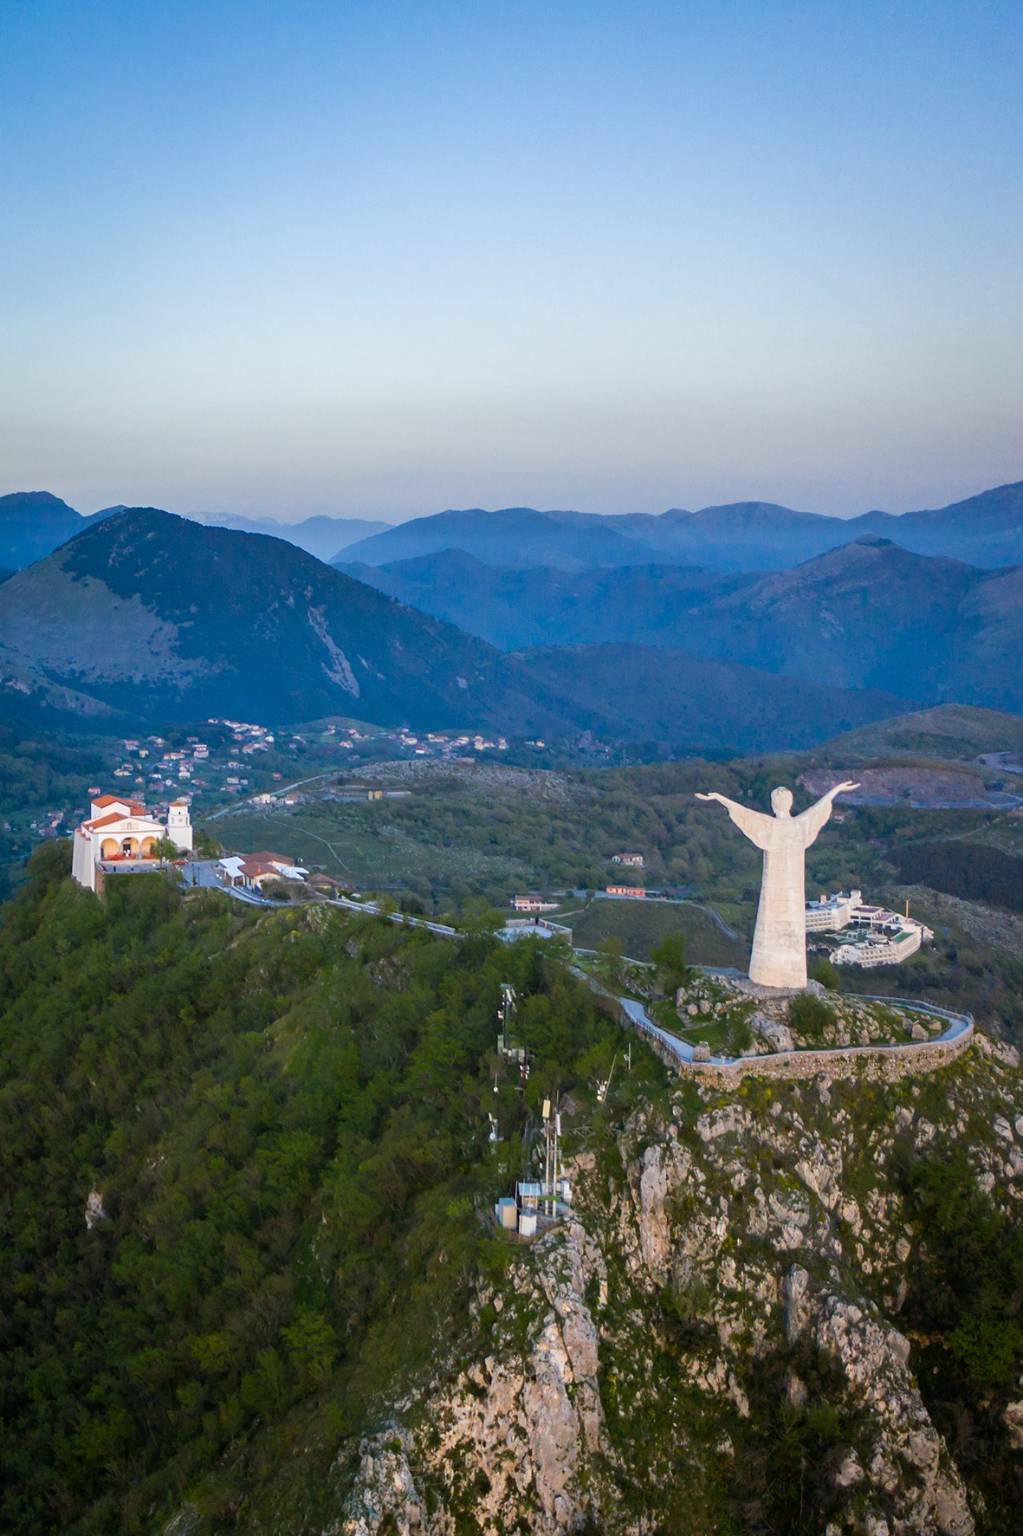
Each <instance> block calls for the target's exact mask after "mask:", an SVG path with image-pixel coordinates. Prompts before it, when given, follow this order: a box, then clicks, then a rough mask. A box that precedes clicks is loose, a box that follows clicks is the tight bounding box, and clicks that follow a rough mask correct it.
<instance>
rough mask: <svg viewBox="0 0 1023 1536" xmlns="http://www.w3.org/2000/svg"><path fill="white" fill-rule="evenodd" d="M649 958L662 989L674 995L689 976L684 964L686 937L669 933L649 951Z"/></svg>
mask: <svg viewBox="0 0 1023 1536" xmlns="http://www.w3.org/2000/svg"><path fill="white" fill-rule="evenodd" d="M650 958H651V960H652V961H653V962H654V965H655V966H656V967H657V971H658V976H659V979H660V982H661V986H662V987H663V988H664V991H665V992H666V993H667V994H668V995H669V996H670V997H674V995H675V993H676V992H677V991H678V989H679V987H682V986H685V983H686V981H687V979H688V976H689V967H688V965H687V964H686V939H685V934H684V933H669V934H667V935H666V936H665V937H664V938H663V939H662V940H661V941H660V943H659V944H655V945H654V947H653V949H651V951H650Z"/></svg>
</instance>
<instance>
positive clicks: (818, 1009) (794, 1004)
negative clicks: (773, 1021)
mask: <svg viewBox="0 0 1023 1536" xmlns="http://www.w3.org/2000/svg"><path fill="white" fill-rule="evenodd" d="M834 1022H835V1012H834V1009H833V1008H831V1007H830V1006H829V1005H828V1004H827V1003H826V1002H825V1001H824V999H823V998H820V997H814V995H813V993H812V992H800V993H799V994H798V996H796V997H794V998H793V999H792V1001H791V1002H790V1003H789V1025H790V1027H791V1029H792V1031H793V1033H794V1034H796V1035H798V1036H799V1037H800V1038H801V1039H803V1040H810V1041H813V1042H817V1041H820V1040H823V1039H824V1036H825V1033H826V1032H827V1030H828V1029H829V1028H830V1026H831V1025H833V1024H834Z"/></svg>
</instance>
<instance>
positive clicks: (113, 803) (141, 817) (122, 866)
mask: <svg viewBox="0 0 1023 1536" xmlns="http://www.w3.org/2000/svg"><path fill="white" fill-rule="evenodd" d="M90 809H91V815H90V816H89V819H88V820H87V821H83V822H82V823H81V825H80V826H78V827H76V828H75V834H74V849H73V852H72V857H71V873H72V875H73V876H74V878H75V879H76V880H77V881H78V884H79V885H84V886H85V888H86V890H89V891H99V890H102V888H103V877H104V874H128V873H134V872H136V871H143V870H147V869H153V868H155V867H156V864H157V862H158V861H157V860H156V858H155V855H154V852H153V850H154V848H155V847H156V845H157V843H159V842H161V841H162V840H163V839H164V838H169V839H170V841H171V842H172V843H173V844H174V845H175V847H176V848H177V849H178V850H179V852H181V853H189V852H190V851H191V849H192V846H193V844H192V821H191V817H190V816H189V812H188V801H187V800H185V799H181V800H172V801H171V803H170V806H169V808H168V810H167V819H166V821H161V820H160V818H159V817H158V816H155V815H153V814H152V813H151V812H150V811H148V810H147V809H146V807H145V805H144V804H143V802H142V801H141V800H132V799H129V798H127V797H124V796H120V795H98V796H97V797H96V798H95V799H94V800H93V801H92V802H91V807H90Z"/></svg>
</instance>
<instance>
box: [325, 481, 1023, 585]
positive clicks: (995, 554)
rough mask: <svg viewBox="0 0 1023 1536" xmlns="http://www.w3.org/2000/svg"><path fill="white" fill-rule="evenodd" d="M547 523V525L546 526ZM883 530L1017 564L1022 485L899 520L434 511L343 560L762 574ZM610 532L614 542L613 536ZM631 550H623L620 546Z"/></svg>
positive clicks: (754, 509) (945, 551)
mask: <svg viewBox="0 0 1023 1536" xmlns="http://www.w3.org/2000/svg"><path fill="white" fill-rule="evenodd" d="M544 523H546V524H547V528H546V529H545V528H544V526H543V525H544ZM873 534H881V535H882V536H883V537H885V538H889V539H892V540H893V541H894V542H896V543H898V544H901V545H902V546H903V547H904V548H907V549H911V550H913V551H914V552H915V553H918V554H929V555H944V556H946V557H948V558H950V559H959V560H965V561H967V562H968V563H971V564H975V565H979V566H984V567H995V566H1003V565H1013V564H1017V563H1023V481H1020V482H1016V483H1013V484H1010V485H1003V486H996V487H994V488H993V489H991V490H987V491H982V492H980V493H979V494H978V495H976V496H971V497H969V498H967V499H966V500H965V501H959V502H954V503H952V504H951V505H949V506H947V507H941V508H935V509H928V510H924V511H920V512H906V513H903V514H900V515H895V514H893V513H888V512H879V511H875V512H867V513H864V514H862V516H859V517H852V518H841V517H830V516H825V515H822V514H819V513H815V512H798V511H794V510H793V509H792V508H791V507H783V506H778V505H776V504H775V503H772V502H763V501H744V502H733V503H730V504H728V505H722V506H711V507H704V508H702V509H701V510H700V511H697V512H687V511H685V510H683V509H682V508H678V507H673V508H670V509H669V510H668V511H667V512H664V513H661V514H660V515H656V516H655V515H653V514H646V513H626V514H619V515H611V516H599V515H597V514H595V513H582V512H562V511H538V510H536V509H535V508H529V507H508V508H503V509H501V510H498V511H494V512H488V511H484V510H482V509H481V508H472V509H468V510H462V511H447V512H438V513H435V514H433V515H432V516H429V517H420V518H415V519H413V520H412V521H410V522H407V523H403V524H401V525H400V527H398V528H393V529H390V530H388V531H387V532H386V533H380V534H375V535H374V536H373V537H372V538H370V539H365V540H360V541H359V542H358V543H356V544H353V545H351V546H350V547H349V550H348V555H347V558H348V560H350V561H358V562H361V563H364V564H368V565H383V564H388V563H390V562H393V561H395V560H407V559H412V558H415V557H417V556H419V555H429V554H438V553H440V552H441V551H442V550H445V549H461V550H464V551H465V552H466V553H467V554H471V555H474V556H475V557H476V558H477V559H479V560H482V561H484V562H485V563H487V564H494V565H501V566H513V567H519V566H523V565H557V566H560V567H561V568H563V569H566V570H573V569H578V568H580V567H582V566H587V565H601V564H603V565H635V564H655V563H664V562H671V563H673V564H690V565H698V566H703V567H707V568H709V569H711V570H716V571H768V570H778V569H784V568H785V567H787V566H790V565H795V564H799V563H802V562H803V561H806V560H809V559H812V558H813V557H814V556H816V555H821V554H824V553H826V552H827V551H828V550H829V549H835V548H838V547H840V546H842V545H845V544H849V543H852V542H855V541H856V540H857V539H860V538H862V537H863V536H864V535H873ZM611 535H614V539H611V538H610V536H611ZM618 539H625V540H627V541H628V543H631V544H633V545H634V546H635V550H634V551H632V552H629V551H628V550H626V549H624V548H623V546H622V545H621V544H619V543H618V542H617V540H618Z"/></svg>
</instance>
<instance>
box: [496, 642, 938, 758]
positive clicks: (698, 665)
mask: <svg viewBox="0 0 1023 1536" xmlns="http://www.w3.org/2000/svg"><path fill="white" fill-rule="evenodd" d="M520 659H521V660H522V661H523V663H524V664H525V665H526V666H527V667H528V669H529V673H530V676H532V677H536V678H538V679H540V680H541V681H543V682H544V683H545V684H546V685H547V686H548V687H549V688H550V689H551V691H552V692H555V693H557V694H558V695H559V696H561V697H563V698H565V699H567V700H570V701H571V702H572V703H574V704H575V705H577V707H578V708H579V709H580V710H581V711H590V712H592V713H593V714H594V715H595V716H597V717H600V716H601V715H603V717H604V720H605V722H606V723H605V727H604V729H605V731H606V732H607V734H611V735H613V734H618V735H620V736H622V737H625V738H626V739H632V740H645V741H650V742H658V743H663V744H665V745H666V746H667V747H669V748H670V749H672V750H678V751H694V750H695V751H699V750H702V749H707V750H709V749H711V748H714V749H721V748H727V747H731V748H734V749H735V750H739V748H738V745H737V744H738V743H739V742H740V741H741V743H742V749H741V750H743V751H748V752H768V751H783V750H787V749H793V748H801V747H808V746H813V745H814V744H816V743H817V742H819V741H821V740H822V739H823V737H825V736H827V735H829V734H831V733H832V732H834V733H837V732H840V731H848V730H852V729H854V727H855V726H856V725H857V724H863V723H865V722H868V721H874V720H878V719H883V718H885V717H887V716H889V715H899V714H903V713H905V711H906V710H907V708H909V707H910V706H909V705H908V702H907V700H906V699H904V698H897V697H896V696H894V695H893V694H891V693H884V692H881V691H880V690H873V691H871V690H853V689H841V688H830V687H828V686H827V685H821V684H816V683H812V682H804V681H802V680H796V679H793V678H788V677H781V676H777V675H771V674H769V673H765V672H762V671H759V670H758V669H756V668H754V667H747V666H743V665H742V664H740V663H735V662H731V661H723V660H720V659H718V658H715V657H700V656H693V655H691V654H689V653H687V652H684V651H677V650H669V649H667V648H665V647H663V646H644V645H622V644H607V645H583V646H551V647H547V648H545V649H540V650H532V651H526V652H523V653H521V657H520Z"/></svg>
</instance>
